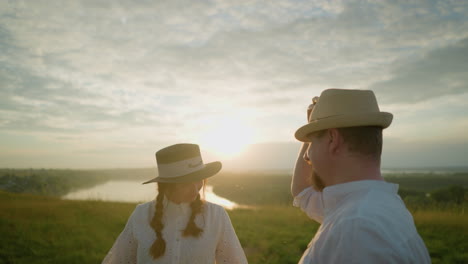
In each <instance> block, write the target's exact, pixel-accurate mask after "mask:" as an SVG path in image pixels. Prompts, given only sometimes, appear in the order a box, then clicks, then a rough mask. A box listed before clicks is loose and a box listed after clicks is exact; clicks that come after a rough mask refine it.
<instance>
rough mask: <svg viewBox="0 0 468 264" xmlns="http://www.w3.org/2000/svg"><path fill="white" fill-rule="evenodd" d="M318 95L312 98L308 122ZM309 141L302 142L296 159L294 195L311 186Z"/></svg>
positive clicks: (292, 183)
mask: <svg viewBox="0 0 468 264" xmlns="http://www.w3.org/2000/svg"><path fill="white" fill-rule="evenodd" d="M317 101H318V97H314V98H313V99H312V104H310V105H309V107H307V123H309V121H310V115H311V113H312V111H313V110H314V107H315V105H316V104H317ZM308 147H309V143H307V142H305V143H303V144H302V147H301V149H300V150H299V155H298V157H297V160H296V166H295V167H294V174H293V177H292V181H291V193H292V195H293V197H295V196H297V195H298V194H299V193H300V192H301V191H302V190H304V189H305V188H307V187H309V186H311V182H310V180H309V178H310V175H311V173H312V170H311V166H310V165H311V164H310V160H309V157H308V155H307V148H308Z"/></svg>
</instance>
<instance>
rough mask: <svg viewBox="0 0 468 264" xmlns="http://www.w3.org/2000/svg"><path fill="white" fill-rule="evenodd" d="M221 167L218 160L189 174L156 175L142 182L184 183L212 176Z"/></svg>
mask: <svg viewBox="0 0 468 264" xmlns="http://www.w3.org/2000/svg"><path fill="white" fill-rule="evenodd" d="M221 168H222V164H221V162H219V161H215V162H210V163H207V164H205V168H203V169H201V170H199V171H196V172H192V173H189V174H185V175H182V176H179V177H171V178H169V177H161V176H158V177H156V178H154V179H151V180H149V181H146V182H144V183H143V184H147V183H152V182H167V183H184V182H195V181H199V180H203V179H206V178H209V177H211V176H214V175H215V174H216V173H218V172H219V171H220V170H221Z"/></svg>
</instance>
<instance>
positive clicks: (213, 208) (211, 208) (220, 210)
mask: <svg viewBox="0 0 468 264" xmlns="http://www.w3.org/2000/svg"><path fill="white" fill-rule="evenodd" d="M204 206H205V210H206V211H207V212H208V213H211V214H215V215H219V214H225V213H226V210H225V209H224V207H222V206H221V205H219V204H215V203H211V202H208V201H205V202H204Z"/></svg>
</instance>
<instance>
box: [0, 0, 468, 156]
mask: <svg viewBox="0 0 468 264" xmlns="http://www.w3.org/2000/svg"><path fill="white" fill-rule="evenodd" d="M467 9H468V7H467V6H466V5H464V4H463V3H461V2H459V1H391V2H369V1H326V0H323V1H286V0H281V1H275V2H265V1H260V0H248V1H247V0H246V1H236V2H233V1H222V0H213V1H130V0H128V1H118V2H116V1H100V2H96V1H84V0H83V1H65V2H64V1H51V0H49V1H47V0H38V1H9V2H1V3H0V83H1V87H0V115H1V118H0V130H2V131H9V132H17V133H25V135H26V134H29V135H36V136H40V137H42V139H44V141H47V142H49V141H50V142H56V141H55V140H56V139H57V138H61V140H62V141H61V142H68V143H69V144H71V147H76V146H78V145H79V142H80V138H83V137H84V138H88V139H92V140H94V141H95V142H97V141H100V142H108V143H103V146H101V145H100V144H98V143H96V145H97V146H99V147H101V148H103V149H112V148H113V147H115V146H120V144H121V141H122V142H124V143H122V144H123V145H125V146H128V145H130V144H131V142H132V138H133V139H134V138H137V139H135V140H136V141H138V142H139V143H138V146H142V145H144V144H145V143H147V142H153V143H154V142H162V143H161V144H163V143H164V142H173V141H177V140H187V139H192V138H191V137H190V134H191V133H192V132H191V131H199V130H200V129H199V128H200V126H203V125H204V124H205V123H206V122H211V123H213V122H218V121H219V120H223V119H229V118H235V119H241V120H242V121H243V123H246V124H248V125H251V126H252V128H253V129H254V130H255V131H256V133H257V134H258V135H259V136H258V137H257V138H256V139H255V141H257V142H265V141H282V140H291V141H292V140H294V139H293V137H292V135H293V133H294V130H295V129H296V128H297V127H299V126H300V125H301V124H303V122H304V116H303V115H304V114H303V112H304V108H305V107H306V106H307V104H308V103H309V102H310V98H311V97H313V96H315V95H318V94H320V92H321V90H323V89H325V88H329V87H342V88H369V87H370V88H372V89H375V90H376V93H377V96H378V97H379V101H380V102H383V103H384V104H385V105H387V106H390V107H398V106H395V105H392V104H393V103H394V101H395V100H398V101H401V102H402V103H407V104H408V103H410V102H419V101H420V100H430V99H431V98H435V97H437V96H441V95H444V94H454V95H455V94H460V93H462V90H464V89H465V90H466V84H467V81H468V80H467V79H466V77H465V76H464V74H463V73H464V72H466V62H465V61H467V60H466V54H467V52H466V45H467V44H466V43H467V35H466V34H467V30H466V29H467V28H468V17H467V16H466V13H468V10H467ZM462 53H464V54H462ZM465 75H466V74H465ZM413 76H418V77H420V78H419V79H418V80H414V79H413V78H412V77H413ZM408 87H410V88H408ZM438 87H444V89H438ZM406 88H408V89H406ZM405 100H406V101H405ZM400 106H401V105H400ZM401 120H403V119H401ZM405 120H406V119H405ZM405 122H409V123H411V122H412V120H411V118H408V119H407V120H406V121H405ZM402 127H404V126H402ZM272 131H273V132H272ZM194 134H195V133H194ZM135 135H138V136H135ZM155 135H158V136H157V137H158V140H157V141H156V140H153V138H154V137H155ZM120 140H121V141H120ZM155 144H156V143H155ZM90 148H91V150H90V151H93V147H90Z"/></svg>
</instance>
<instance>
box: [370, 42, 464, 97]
mask: <svg viewBox="0 0 468 264" xmlns="http://www.w3.org/2000/svg"><path fill="white" fill-rule="evenodd" d="M467 73H468V38H465V39H463V40H461V41H459V42H457V43H455V44H452V45H449V46H446V47H443V48H440V49H435V50H432V51H430V52H428V53H427V54H425V55H424V56H423V57H422V58H420V59H417V60H412V61H409V62H408V61H406V62H402V63H398V64H397V66H395V68H394V69H393V71H392V77H391V78H390V79H388V80H385V81H382V82H377V83H375V84H373V85H371V86H370V89H372V90H375V91H376V92H378V93H379V94H380V95H381V97H382V98H383V102H385V103H389V102H402V103H411V102H418V101H422V100H427V99H431V98H435V97H440V96H444V95H448V94H450V95H457V94H462V93H466V92H468V74H467Z"/></svg>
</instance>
